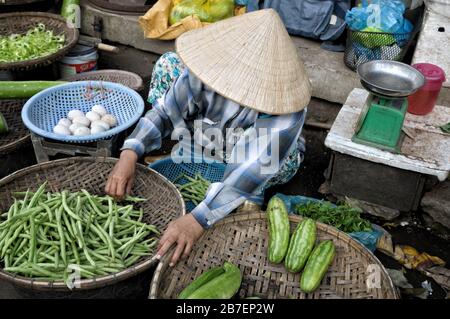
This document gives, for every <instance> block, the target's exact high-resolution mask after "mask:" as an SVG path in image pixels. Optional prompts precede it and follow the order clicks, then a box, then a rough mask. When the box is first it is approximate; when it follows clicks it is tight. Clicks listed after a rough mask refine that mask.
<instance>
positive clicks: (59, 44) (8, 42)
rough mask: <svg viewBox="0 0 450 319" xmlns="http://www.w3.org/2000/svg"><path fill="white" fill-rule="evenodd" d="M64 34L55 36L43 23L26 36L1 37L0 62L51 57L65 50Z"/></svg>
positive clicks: (29, 31)
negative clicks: (62, 49)
mask: <svg viewBox="0 0 450 319" xmlns="http://www.w3.org/2000/svg"><path fill="white" fill-rule="evenodd" d="M64 42H65V36H64V34H59V35H58V34H54V33H53V31H51V30H47V29H46V26H45V25H44V24H42V23H39V24H37V25H36V26H35V27H34V28H32V29H30V30H28V31H27V32H26V33H25V34H11V35H6V36H5V35H0V62H19V61H25V60H32V59H36V58H40V57H43V56H46V55H50V54H52V53H54V52H56V51H58V50H59V49H61V48H63V46H64Z"/></svg>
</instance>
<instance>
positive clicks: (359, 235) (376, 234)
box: [275, 193, 383, 252]
mask: <svg viewBox="0 0 450 319" xmlns="http://www.w3.org/2000/svg"><path fill="white" fill-rule="evenodd" d="M275 196H277V197H278V198H280V199H281V200H282V201H283V202H284V203H285V205H286V208H287V210H288V212H289V214H293V213H292V211H293V208H294V206H296V205H301V204H307V203H309V202H315V203H321V202H323V201H322V200H319V199H316V198H311V197H305V196H300V195H297V196H290V195H284V194H280V193H277V194H276V195H275ZM372 229H373V230H372V231H371V232H354V233H349V234H348V235H349V236H350V237H352V238H353V239H355V240H357V241H358V242H360V243H361V244H363V245H364V246H365V247H366V248H367V249H369V250H370V251H371V252H374V251H375V249H376V247H377V241H378V238H380V237H381V235H382V234H383V229H382V228H381V227H379V226H377V225H374V224H372Z"/></svg>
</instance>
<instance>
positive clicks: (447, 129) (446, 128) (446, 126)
mask: <svg viewBox="0 0 450 319" xmlns="http://www.w3.org/2000/svg"><path fill="white" fill-rule="evenodd" d="M441 130H442V132H444V133H449V134H450V122H449V123H447V124H444V125H442V126H441Z"/></svg>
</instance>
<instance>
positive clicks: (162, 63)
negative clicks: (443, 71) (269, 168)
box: [148, 52, 305, 193]
mask: <svg viewBox="0 0 450 319" xmlns="http://www.w3.org/2000/svg"><path fill="white" fill-rule="evenodd" d="M185 68H186V67H185V66H184V64H183V63H182V62H181V60H180V58H179V57H178V55H177V54H176V53H174V52H167V53H164V54H163V55H162V56H161V57H160V58H159V59H158V61H156V63H155V66H154V68H153V72H152V79H151V82H150V91H149V95H148V102H149V103H152V104H153V103H154V102H156V100H157V99H159V98H161V97H162V96H163V95H164V94H165V93H166V91H167V90H168V89H169V88H170V86H171V85H172V83H173V82H174V80H175V79H176V78H177V77H178V76H179V75H180V74H181V73H183V71H184V69H185ZM260 116H270V115H266V114H260ZM304 153H305V140H304V138H303V137H302V136H299V139H298V143H297V147H295V148H294V149H293V150H292V152H291V154H290V155H289V156H288V157H287V158H286V160H285V161H284V163H283V164H282V165H281V169H280V171H279V172H278V174H277V175H275V176H274V177H272V178H271V179H270V180H269V181H268V182H267V183H265V184H264V185H263V189H261V193H262V192H263V191H264V189H266V188H269V187H271V186H274V185H279V184H285V183H287V182H288V181H289V180H290V179H291V178H292V177H294V175H295V174H296V173H297V171H298V169H299V167H300V165H301V163H302V161H303V158H304Z"/></svg>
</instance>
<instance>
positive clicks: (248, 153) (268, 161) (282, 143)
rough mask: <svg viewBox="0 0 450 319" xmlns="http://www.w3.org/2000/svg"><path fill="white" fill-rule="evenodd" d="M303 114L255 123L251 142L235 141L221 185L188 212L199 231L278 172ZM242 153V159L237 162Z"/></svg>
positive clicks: (254, 193)
mask: <svg viewBox="0 0 450 319" xmlns="http://www.w3.org/2000/svg"><path fill="white" fill-rule="evenodd" d="M305 113H306V112H305V111H302V112H298V113H294V114H289V115H282V116H276V117H271V118H266V119H258V120H257V121H256V123H255V131H254V133H255V135H254V138H252V139H245V138H241V139H240V140H239V142H238V143H237V144H236V146H235V148H234V149H233V153H232V159H234V162H232V163H230V164H228V165H227V169H226V171H225V176H224V179H223V181H222V182H220V183H213V184H212V185H211V186H210V188H209V189H208V192H207V195H206V198H205V200H204V201H203V202H201V203H200V204H199V205H198V206H197V207H196V208H195V209H194V210H193V211H192V212H191V214H192V215H193V216H194V217H195V219H196V220H197V221H198V222H199V223H200V224H201V225H202V226H203V228H209V227H211V226H212V225H213V224H214V223H215V222H217V221H218V220H220V219H222V218H224V217H225V216H226V215H228V214H229V213H230V212H231V211H233V210H234V209H235V208H237V207H239V206H240V205H241V204H242V203H243V202H244V201H245V200H246V199H249V198H252V197H254V196H256V195H257V192H258V191H259V190H260V189H261V186H262V185H264V183H266V182H267V181H268V180H269V179H270V178H272V177H273V176H274V175H275V174H276V173H277V172H278V170H279V168H280V167H281V165H282V163H283V161H284V159H285V158H286V157H287V156H288V155H289V152H290V151H291V150H292V147H295V146H296V144H295V143H296V142H297V139H298V136H299V135H300V133H301V130H302V127H303V123H304V120H305ZM244 153H245V159H244V161H240V160H239V157H240V156H241V157H242V156H243V154H244Z"/></svg>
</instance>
